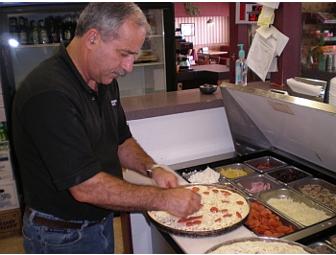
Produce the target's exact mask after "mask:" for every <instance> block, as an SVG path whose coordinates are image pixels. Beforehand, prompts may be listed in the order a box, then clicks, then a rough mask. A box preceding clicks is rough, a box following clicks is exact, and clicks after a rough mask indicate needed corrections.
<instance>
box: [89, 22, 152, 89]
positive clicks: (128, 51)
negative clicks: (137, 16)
mask: <svg viewBox="0 0 336 255" xmlns="http://www.w3.org/2000/svg"><path fill="white" fill-rule="evenodd" d="M118 34H119V37H118V38H116V39H114V38H111V39H105V41H103V40H101V37H100V40H97V43H96V47H95V48H94V49H93V50H92V51H91V54H90V55H89V57H88V65H89V69H88V70H89V75H90V77H91V79H92V80H94V81H96V82H98V83H102V84H110V83H111V82H112V80H113V79H116V78H118V77H119V76H123V75H126V74H127V73H129V72H131V71H132V70H133V63H134V60H135V59H136V57H137V55H138V53H139V51H140V49H141V47H142V44H143V43H144V40H145V36H146V30H145V28H143V27H139V26H138V25H136V24H135V23H134V22H133V21H132V20H128V21H126V22H125V23H124V24H123V25H122V26H121V27H120V28H119V33H118Z"/></svg>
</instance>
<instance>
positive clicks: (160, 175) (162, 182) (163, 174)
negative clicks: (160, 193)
mask: <svg viewBox="0 0 336 255" xmlns="http://www.w3.org/2000/svg"><path fill="white" fill-rule="evenodd" d="M165 168H167V167H166V166H159V167H155V168H154V169H153V170H152V171H153V172H152V179H153V180H154V181H155V182H156V184H157V185H158V186H159V187H161V188H175V187H177V177H176V175H175V174H174V173H173V172H171V171H173V170H171V171H169V170H167V169H165Z"/></svg>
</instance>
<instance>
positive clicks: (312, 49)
mask: <svg viewBox="0 0 336 255" xmlns="http://www.w3.org/2000/svg"><path fill="white" fill-rule="evenodd" d="M301 66H302V75H303V76H306V77H311V78H316V79H322V80H326V81H329V80H330V79H331V78H332V77H334V76H335V73H336V4H335V3H314V4H313V3H303V4H302V42H301Z"/></svg>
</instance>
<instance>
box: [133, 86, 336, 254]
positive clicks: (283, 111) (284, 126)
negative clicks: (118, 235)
mask: <svg viewBox="0 0 336 255" xmlns="http://www.w3.org/2000/svg"><path fill="white" fill-rule="evenodd" d="M222 85H223V86H222V87H221V92H222V97H223V106H224V107H222V106H220V105H218V101H217V99H218V98H217V99H216V100H215V99H212V100H214V101H216V106H215V108H214V109H213V110H216V111H217V112H216V114H215V115H214V116H213V118H212V119H209V118H208V117H207V116H208V114H209V111H211V110H212V109H205V110H199V109H198V110H196V111H191V112H188V114H195V116H196V115H197V116H201V117H199V118H196V117H194V121H198V122H197V123H195V122H194V123H192V126H197V127H199V128H198V129H197V132H201V130H207V127H208V128H209V130H208V131H209V132H210V133H211V131H215V132H217V134H216V135H215V136H211V135H210V136H209V137H207V139H204V146H205V147H207V146H208V145H209V144H211V141H214V142H216V141H218V140H220V141H221V142H222V143H223V144H226V146H225V145H223V146H220V145H218V144H216V143H214V147H216V146H217V147H218V150H216V149H213V153H212V155H205V156H204V157H201V156H200V155H199V154H197V153H195V152H194V151H193V150H192V149H191V150H190V152H191V154H192V155H193V156H192V157H189V158H188V157H185V158H183V157H182V158H180V159H179V161H178V162H176V161H175V162H174V160H170V159H167V158H162V159H163V160H165V159H166V160H167V161H166V162H164V163H168V164H169V165H171V166H172V167H173V168H174V169H176V170H177V169H181V168H184V169H186V168H189V169H190V168H193V167H194V168H195V167H196V168H197V167H200V166H207V165H213V166H218V165H225V164H232V163H236V162H244V161H248V160H251V159H255V158H258V157H263V156H268V155H271V156H274V157H275V158H278V159H281V160H283V161H285V162H286V163H287V164H289V165H293V166H294V167H297V168H300V169H303V170H304V171H305V172H307V173H309V174H310V175H311V176H313V177H318V178H321V179H324V180H328V181H329V182H334V183H335V179H336V178H335V177H336V173H335V172H336V170H335V166H336V150H333V146H334V145H333V144H334V143H333V141H335V140H336V132H332V127H334V126H336V116H335V114H336V108H334V107H333V106H330V105H327V104H323V103H319V102H314V101H310V100H307V99H302V98H296V97H291V96H287V95H280V94H277V93H272V92H268V91H263V90H258V89H253V88H249V87H245V88H243V87H237V86H233V85H231V84H222ZM217 97H218V95H217ZM209 99H210V98H209ZM214 101H213V102H214ZM224 109H225V111H224ZM189 111H190V109H189ZM174 115H176V114H172V113H171V112H170V113H169V115H168V116H167V117H168V118H169V119H171V121H172V123H173V125H172V126H179V124H180V123H179V121H178V120H181V119H183V118H179V117H177V118H176V119H178V120H177V121H175V120H174V119H175V118H174V117H175V116H174ZM164 117H165V116H163V118H164ZM155 118H156V117H153V118H148V119H144V120H143V121H144V122H145V123H146V122H148V123H150V125H149V126H151V124H152V121H154V122H155ZM203 118H204V119H205V120H206V122H205V123H202V119H203ZM153 119H154V120H153ZM192 119H193V118H191V121H192ZM160 121H161V120H160ZM166 123H167V122H166ZM130 126H131V128H132V126H133V125H132V124H131V125H130ZM144 126H146V125H144ZM214 126H216V127H217V126H221V127H222V129H223V130H224V131H220V132H218V130H217V129H216V128H214ZM133 127H134V126H133ZM227 127H229V129H228V130H229V132H228V130H227ZM143 129H144V130H146V128H143ZM133 131H136V132H135V133H136V135H139V138H140V140H141V139H142V141H143V142H144V145H145V146H144V147H145V149H146V147H147V145H146V135H145V138H141V137H142V135H144V134H145V132H137V128H135V130H133ZM181 132H183V131H181ZM190 132H191V133H192V131H190ZM197 132H196V133H195V135H196V137H194V139H195V141H197V140H196V139H197ZM151 135H153V134H151ZM157 136H158V137H159V136H160V134H159V133H158V134H157ZM165 136H168V137H169V136H181V134H179V133H178V132H173V133H170V132H169V129H167V130H165ZM137 138H138V137H137ZM189 138H190V135H189ZM152 139H154V140H155V139H156V137H155V134H154V138H152ZM156 141H157V142H160V141H161V140H160V139H158V140H156ZM209 141H210V142H209ZM165 142H166V143H167V141H165ZM140 143H141V141H140ZM168 143H169V142H168ZM141 144H143V143H141ZM151 146H152V145H150V146H148V147H147V148H148V149H149V152H152V149H153V148H151ZM161 146H165V144H161ZM168 147H169V146H168ZM173 148H174V147H171V149H172V150H173ZM178 148H179V144H176V146H175V151H178ZM153 152H154V151H153ZM181 153H182V154H183V153H188V152H187V151H186V150H184V151H181ZM154 154H155V152H154ZM159 154H160V153H158V154H157V155H155V156H156V157H158V158H160V156H162V155H159ZM210 154H211V153H210ZM180 156H181V155H180ZM197 156H198V157H199V158H198V159H197ZM156 157H154V158H155V159H156ZM187 159H189V161H188V162H186V161H187ZM183 160H184V161H183ZM283 185H285V187H287V186H286V185H287V184H283ZM335 226H336V218H335V216H333V217H331V218H329V219H327V220H325V221H323V222H319V223H317V224H314V225H311V226H307V227H303V228H301V229H300V230H298V231H295V232H294V233H292V234H289V235H287V236H284V237H282V238H285V239H289V240H295V241H301V242H303V243H307V242H311V241H312V240H314V239H316V238H317V237H318V236H323V235H328V234H330V233H333V232H335V231H336V228H335ZM151 232H152V236H151V238H152V239H156V240H155V243H156V245H152V247H151V248H152V249H153V250H151V251H147V252H149V253H152V252H160V245H158V242H157V238H158V236H159V235H161V236H163V237H164V238H163V239H164V240H167V241H168V243H169V245H168V246H170V247H173V248H174V251H177V252H185V253H202V252H204V251H206V250H207V249H208V248H211V247H212V246H214V245H215V244H218V243H220V242H222V241H225V240H231V239H234V238H237V237H243V236H244V237H251V236H255V233H253V232H252V231H250V230H249V229H248V228H246V227H245V226H241V227H239V228H238V229H236V230H234V231H232V232H229V233H226V234H223V235H220V236H216V237H206V238H198V239H195V238H188V237H181V236H176V235H171V234H166V233H163V232H160V230H159V231H158V230H157V229H155V227H153V228H152V229H151ZM153 243H154V242H153ZM162 243H163V242H162ZM154 246H155V247H154ZM166 247H167V246H166ZM162 251H167V250H165V249H163V250H162Z"/></svg>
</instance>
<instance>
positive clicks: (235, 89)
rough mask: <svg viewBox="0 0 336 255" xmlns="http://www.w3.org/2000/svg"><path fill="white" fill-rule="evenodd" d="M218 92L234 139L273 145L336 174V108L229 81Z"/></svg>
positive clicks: (263, 146) (269, 146)
mask: <svg viewBox="0 0 336 255" xmlns="http://www.w3.org/2000/svg"><path fill="white" fill-rule="evenodd" d="M221 92H222V95H223V102H224V105H225V110H226V111H227V117H228V118H229V124H230V128H231V132H232V137H233V139H234V140H235V142H240V143H241V142H244V143H246V144H251V145H255V146H259V147H261V148H266V147H267V146H268V148H276V149H278V150H281V151H285V152H287V153H289V154H291V155H295V156H297V157H299V158H301V159H304V160H306V161H308V162H311V163H313V164H315V165H318V166H321V167H324V168H326V169H328V170H329V171H331V172H333V173H336V168H335V167H334V166H335V165H336V150H335V149H334V146H335V144H336V132H334V131H333V127H335V126H336V107H334V106H331V105H328V104H324V103H320V102H316V101H312V100H308V99H303V98H298V97H292V96H287V95H280V94H278V93H273V92H269V91H265V90H260V89H253V88H250V87H248V86H247V87H239V86H234V85H232V84H229V83H222V86H221ZM242 116H243V117H242ZM259 139H261V140H259Z"/></svg>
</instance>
